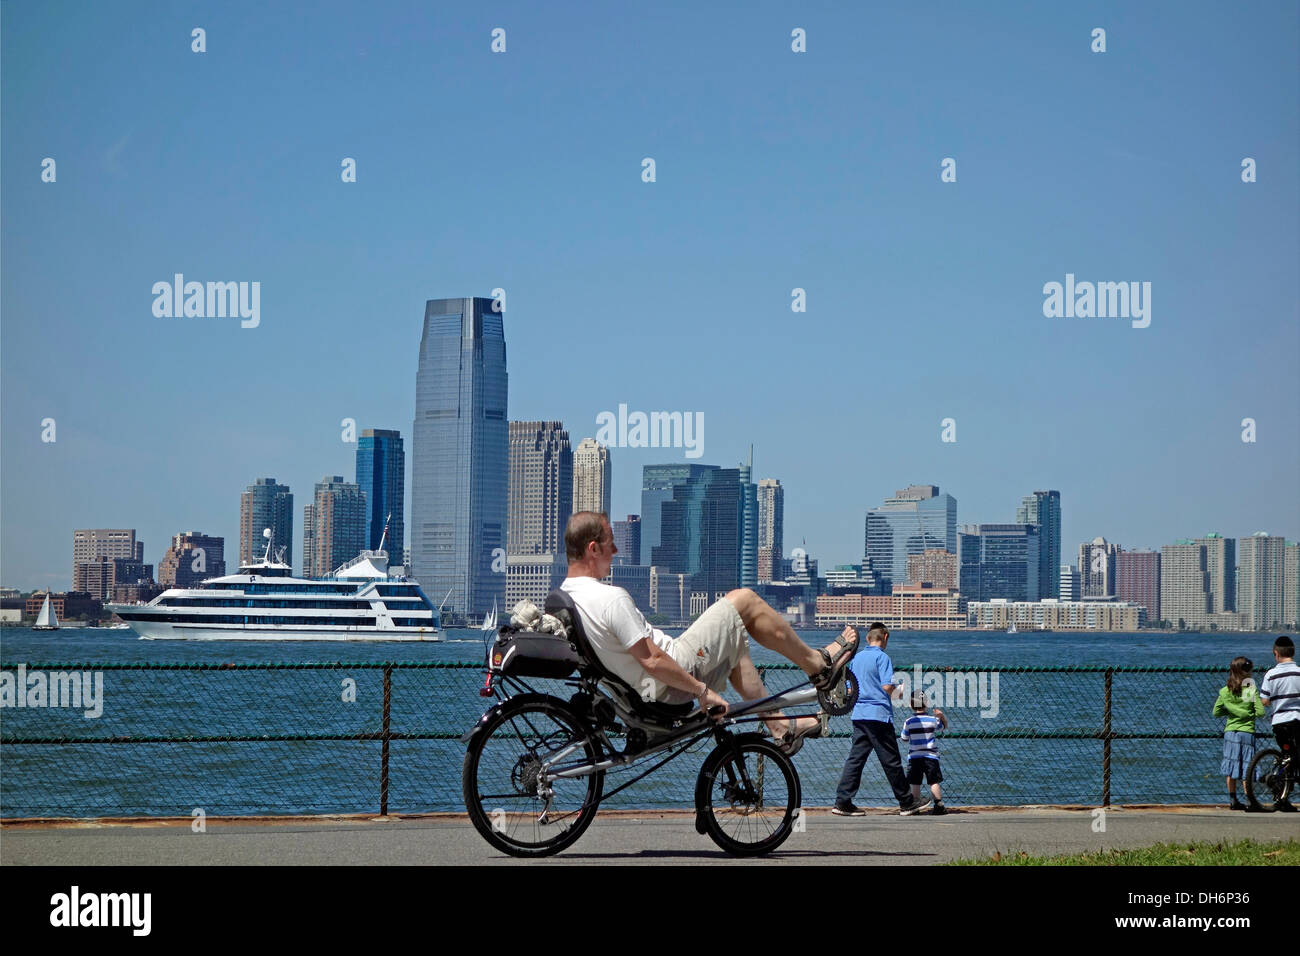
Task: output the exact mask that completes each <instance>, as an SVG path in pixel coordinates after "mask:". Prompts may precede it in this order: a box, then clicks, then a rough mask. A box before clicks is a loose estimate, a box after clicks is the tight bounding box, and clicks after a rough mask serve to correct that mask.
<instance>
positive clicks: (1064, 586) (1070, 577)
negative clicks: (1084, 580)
mask: <svg viewBox="0 0 1300 956" xmlns="http://www.w3.org/2000/svg"><path fill="white" fill-rule="evenodd" d="M1081 589H1082V584H1081V582H1080V581H1079V569H1078V568H1076V567H1075V566H1074V565H1073V564H1063V565H1061V593H1060V594H1059V595H1058V598H1059V599H1060V600H1062V601H1077V600H1079V597H1080V592H1081Z"/></svg>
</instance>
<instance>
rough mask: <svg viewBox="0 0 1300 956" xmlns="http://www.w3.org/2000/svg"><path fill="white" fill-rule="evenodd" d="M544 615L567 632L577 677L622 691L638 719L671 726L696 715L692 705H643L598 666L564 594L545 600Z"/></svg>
mask: <svg viewBox="0 0 1300 956" xmlns="http://www.w3.org/2000/svg"><path fill="white" fill-rule="evenodd" d="M545 607H546V613H547V614H550V615H553V616H554V617H556V618H558V619H559V621H560V623H561V624H563V625H564V627H565V629H566V630H568V632H569V640H570V642H571V643H572V644H573V649H574V650H575V651H577V653H578V658H579V662H578V673H580V674H581V675H582V676H583V677H585V678H587V679H589V680H604V681H607V682H609V683H611V684H613V685H614V686H616V687H618V688H620V689H622V690H623V691H624V692H625V693H624V694H623V695H622V696H623V698H624V701H625V703H626V704H627V705H628V706H629V707H631V708H632V709H633V710H634V711H636V713H637V714H638V716H640V717H642V718H644V719H648V720H653V721H656V722H663V723H669V724H671V723H673V722H674V721H678V720H683V719H685V718H687V717H690V716H691V714H693V713H695V712H696V711H697V708H696V706H695V704H694V703H692V702H689V701H688V702H687V703H684V704H663V703H660V702H658V701H646V700H644V699H643V698H642V697H641V694H640V693H639V692H638V691H637V690H636V689H635V688H633V687H632V685H630V684H629V683H628V682H627V681H625V680H623V678H621V677H619V676H618V675H617V674H615V673H614V672H613V671H611V670H609V669H608V668H607V667H605V665H603V664H602V663H601V662H600V657H599V656H597V654H596V649H595V648H594V647H592V646H591V642H590V641H589V640H588V639H587V632H586V630H584V629H583V626H582V615H581V614H579V613H578V606H577V605H576V604H574V603H573V598H572V597H571V596H570V595H569V593H568V592H567V591H564V590H561V589H560V588H556V589H555V590H554V591H552V592H551V593H550V594H548V595H547V596H546V605H545Z"/></svg>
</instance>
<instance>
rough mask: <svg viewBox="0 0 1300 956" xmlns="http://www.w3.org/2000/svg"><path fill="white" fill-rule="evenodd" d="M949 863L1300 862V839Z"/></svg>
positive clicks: (997, 855) (1000, 855) (1020, 855)
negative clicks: (1299, 840)
mask: <svg viewBox="0 0 1300 956" xmlns="http://www.w3.org/2000/svg"><path fill="white" fill-rule="evenodd" d="M947 865H948V866H1300V842H1298V841H1296V840H1277V841H1274V842H1271V843H1256V842H1255V841H1254V840H1237V841H1234V842H1227V841H1220V842H1218V843H1211V842H1208V841H1205V842H1201V843H1157V844H1155V845H1154V846H1144V847H1138V848H1136V849H1132V850H1098V851H1096V852H1093V853H1071V854H1067V855H1065V856H1030V855H1029V854H1028V853H1024V852H1019V853H1015V852H1010V853H994V854H993V855H992V856H991V857H985V858H984V859H980V860H953V861H952V862H951V863H949V864H947Z"/></svg>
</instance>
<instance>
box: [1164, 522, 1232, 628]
mask: <svg viewBox="0 0 1300 956" xmlns="http://www.w3.org/2000/svg"><path fill="white" fill-rule="evenodd" d="M1236 563H1237V562H1236V542H1235V541H1234V540H1233V539H1232V538H1225V537H1223V536H1222V535H1219V534H1216V533H1213V532H1212V533H1210V534H1208V535H1206V536H1205V537H1204V538H1197V539H1195V540H1190V539H1182V540H1180V541H1177V542H1175V543H1174V544H1167V545H1165V546H1164V547H1162V548H1161V549H1160V613H1161V617H1162V618H1163V619H1164V620H1165V621H1167V622H1169V623H1170V624H1172V625H1173V626H1174V627H1185V628H1192V629H1196V628H1207V627H1230V626H1235V623H1236V621H1237V620H1239V619H1237V615H1236V614H1235V613H1234V612H1235V610H1236V593H1235V585H1236V573H1235V572H1236Z"/></svg>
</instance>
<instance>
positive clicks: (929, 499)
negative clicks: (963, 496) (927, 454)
mask: <svg viewBox="0 0 1300 956" xmlns="http://www.w3.org/2000/svg"><path fill="white" fill-rule="evenodd" d="M865 537H866V542H865V554H864V556H863V566H864V568H868V567H869V568H870V570H871V571H872V572H874V573H875V575H876V576H877V577H878V578H879V579H881V586H882V587H883V588H885V590H886V593H888V588H889V587H890V585H893V584H906V583H907V556H908V555H909V554H923V553H925V552H926V551H930V550H933V549H936V548H940V549H943V550H945V551H948V552H950V553H952V554H956V553H957V499H956V498H954V497H953V496H952V495H946V494H945V495H941V494H939V486H938V485H910V486H909V487H907V488H903V489H901V490H899V491H897V492H895V493H894V497H892V498H887V499H886V500H885V503H884V504H883V505H882V506H881V507H879V508H872V509H871V510H870V511H868V512H867V522H866V536H865Z"/></svg>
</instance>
